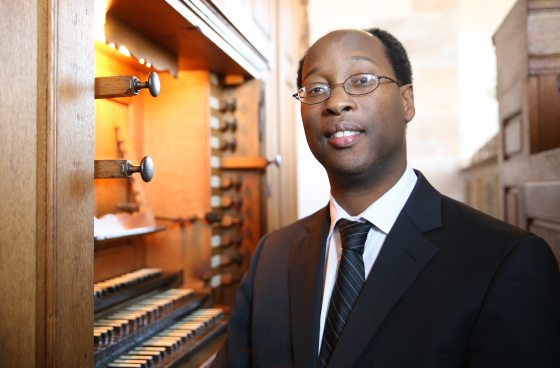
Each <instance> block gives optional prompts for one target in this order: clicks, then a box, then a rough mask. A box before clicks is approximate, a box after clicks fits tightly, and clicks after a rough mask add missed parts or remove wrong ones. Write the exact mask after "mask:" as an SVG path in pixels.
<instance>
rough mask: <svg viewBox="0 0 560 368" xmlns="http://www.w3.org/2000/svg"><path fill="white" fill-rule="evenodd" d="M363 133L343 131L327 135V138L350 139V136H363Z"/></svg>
mask: <svg viewBox="0 0 560 368" xmlns="http://www.w3.org/2000/svg"><path fill="white" fill-rule="evenodd" d="M361 133H362V132H359V131H357V130H343V131H340V132H335V133H333V134H330V135H327V138H328V139H331V138H343V137H350V136H353V135H357V134H361Z"/></svg>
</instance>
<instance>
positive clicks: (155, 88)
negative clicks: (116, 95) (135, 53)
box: [134, 72, 159, 97]
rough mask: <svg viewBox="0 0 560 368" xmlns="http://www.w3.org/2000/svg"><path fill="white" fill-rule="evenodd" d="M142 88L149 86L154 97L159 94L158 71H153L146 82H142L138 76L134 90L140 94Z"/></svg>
mask: <svg viewBox="0 0 560 368" xmlns="http://www.w3.org/2000/svg"><path fill="white" fill-rule="evenodd" d="M142 88H148V90H149V91H150V94H151V95H152V96H153V97H157V96H159V77H158V75H157V73H156V72H151V73H150V75H148V80H147V81H146V82H141V81H140V80H139V79H138V78H136V80H135V81H134V91H135V92H136V94H138V92H139V91H140V90H141V89H142Z"/></svg>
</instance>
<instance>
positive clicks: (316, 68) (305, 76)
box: [301, 66, 319, 81]
mask: <svg viewBox="0 0 560 368" xmlns="http://www.w3.org/2000/svg"><path fill="white" fill-rule="evenodd" d="M317 70H319V67H317V66H316V67H315V68H312V69H311V70H310V71H308V72H307V73H305V75H304V76H303V78H301V80H302V81H303V80H304V79H305V78H307V77H309V76H310V75H311V74H313V73H315V72H316V71H317Z"/></svg>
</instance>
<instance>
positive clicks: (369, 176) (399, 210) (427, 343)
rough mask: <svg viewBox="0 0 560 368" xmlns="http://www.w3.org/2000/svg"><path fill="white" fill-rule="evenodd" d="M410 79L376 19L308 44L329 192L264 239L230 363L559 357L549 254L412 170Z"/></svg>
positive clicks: (307, 116) (558, 307)
mask: <svg viewBox="0 0 560 368" xmlns="http://www.w3.org/2000/svg"><path fill="white" fill-rule="evenodd" d="M411 83H412V76H411V71H410V63H409V61H408V57H407V55H406V52H405V50H404V48H403V47H402V45H401V44H400V43H399V42H398V41H397V40H396V39H395V38H394V37H393V36H392V35H390V34H389V33H387V32H385V31H382V30H379V29H374V30H371V31H369V32H363V31H357V30H339V31H335V32H331V33H329V34H327V35H326V36H324V37H323V38H321V39H319V40H318V41H317V42H316V43H315V44H313V45H312V46H311V48H310V49H309V50H308V52H307V54H306V55H305V57H304V59H303V60H302V63H301V64H300V71H299V72H298V87H299V88H300V89H299V91H298V93H297V94H296V95H295V97H296V98H298V99H299V100H300V101H301V103H302V104H301V116H302V119H303V124H304V128H305V134H306V137H307V142H308V144H309V147H310V148H311V151H312V152H313V154H314V155H315V157H316V158H317V160H319V162H320V163H321V164H322V165H323V166H324V167H325V170H326V171H327V174H328V177H329V181H330V185H331V200H330V203H329V205H328V206H327V207H326V208H324V209H321V210H320V211H318V212H317V213H315V214H313V215H311V216H309V217H307V218H304V219H302V220H300V221H298V222H296V223H294V224H292V225H290V226H287V227H285V228H283V229H280V230H278V231H274V232H272V233H270V234H268V235H266V236H265V237H264V238H263V239H262V240H261V242H260V244H259V246H258V248H257V250H256V252H255V254H254V256H253V260H252V263H251V266H250V269H249V271H248V273H247V275H245V277H244V279H243V281H242V283H241V285H240V287H239V290H238V293H237V296H236V299H235V302H234V306H233V311H232V314H231V319H230V322H229V326H228V342H227V343H226V347H225V349H224V351H223V352H222V354H223V355H222V354H221V356H225V359H226V366H228V367H266V368H271V367H302V368H309V367H325V366H327V367H402V368H411V367H414V368H416V367H427V368H428V367H429V368H437V367H446V368H447V367H457V368H459V367H489V368H490V367H492V368H496V367H524V368H526V367H532V368H533V367H551V368H552V367H560V284H559V276H558V269H557V265H556V260H555V258H554V256H553V255H552V253H551V251H550V249H549V248H548V246H547V244H546V243H545V242H544V241H543V240H542V239H540V238H537V237H536V236H534V235H532V234H529V233H527V232H525V231H523V230H520V229H517V228H515V227H513V226H510V225H507V224H505V223H503V222H500V221H498V220H495V219H493V218H491V217H488V216H486V215H483V214H481V213H479V212H477V211H475V210H473V209H471V208H469V207H467V206H465V205H463V204H461V203H459V202H456V201H454V200H452V199H450V198H447V197H445V196H443V195H441V194H440V193H438V192H437V191H436V190H435V189H434V188H433V187H432V186H430V184H429V183H428V182H427V180H426V179H425V178H424V177H423V176H422V174H421V173H420V172H417V171H413V170H412V169H411V168H410V167H409V166H408V165H407V159H406V139H405V136H406V134H405V133H406V125H407V124H408V123H409V122H410V121H411V120H412V118H413V117H414V114H415V108H414V97H413V88H412V84H411ZM347 220H351V221H353V222H348V221H347ZM358 228H359V229H360V230H357V231H354V229H358Z"/></svg>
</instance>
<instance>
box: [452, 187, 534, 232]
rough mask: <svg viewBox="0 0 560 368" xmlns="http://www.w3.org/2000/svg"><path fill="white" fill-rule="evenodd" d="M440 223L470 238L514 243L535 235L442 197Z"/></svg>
mask: <svg viewBox="0 0 560 368" xmlns="http://www.w3.org/2000/svg"><path fill="white" fill-rule="evenodd" d="M442 221H443V225H444V226H451V227H453V228H454V229H455V230H456V231H457V232H458V233H459V234H460V233H462V232H466V233H468V234H470V236H472V237H476V236H479V237H482V238H491V239H493V240H495V241H498V240H499V239H502V240H503V241H508V242H509V241H515V240H516V239H523V238H531V237H535V238H536V235H534V234H532V233H530V232H528V231H527V230H524V229H521V228H519V227H517V226H514V225H512V224H509V223H507V222H505V221H502V220H500V219H497V218H495V217H492V216H490V215H488V214H485V213H483V212H480V211H479V210H477V209H474V208H472V207H470V206H468V205H466V204H464V203H462V202H459V201H457V200H455V199H452V198H449V197H447V196H442Z"/></svg>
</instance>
